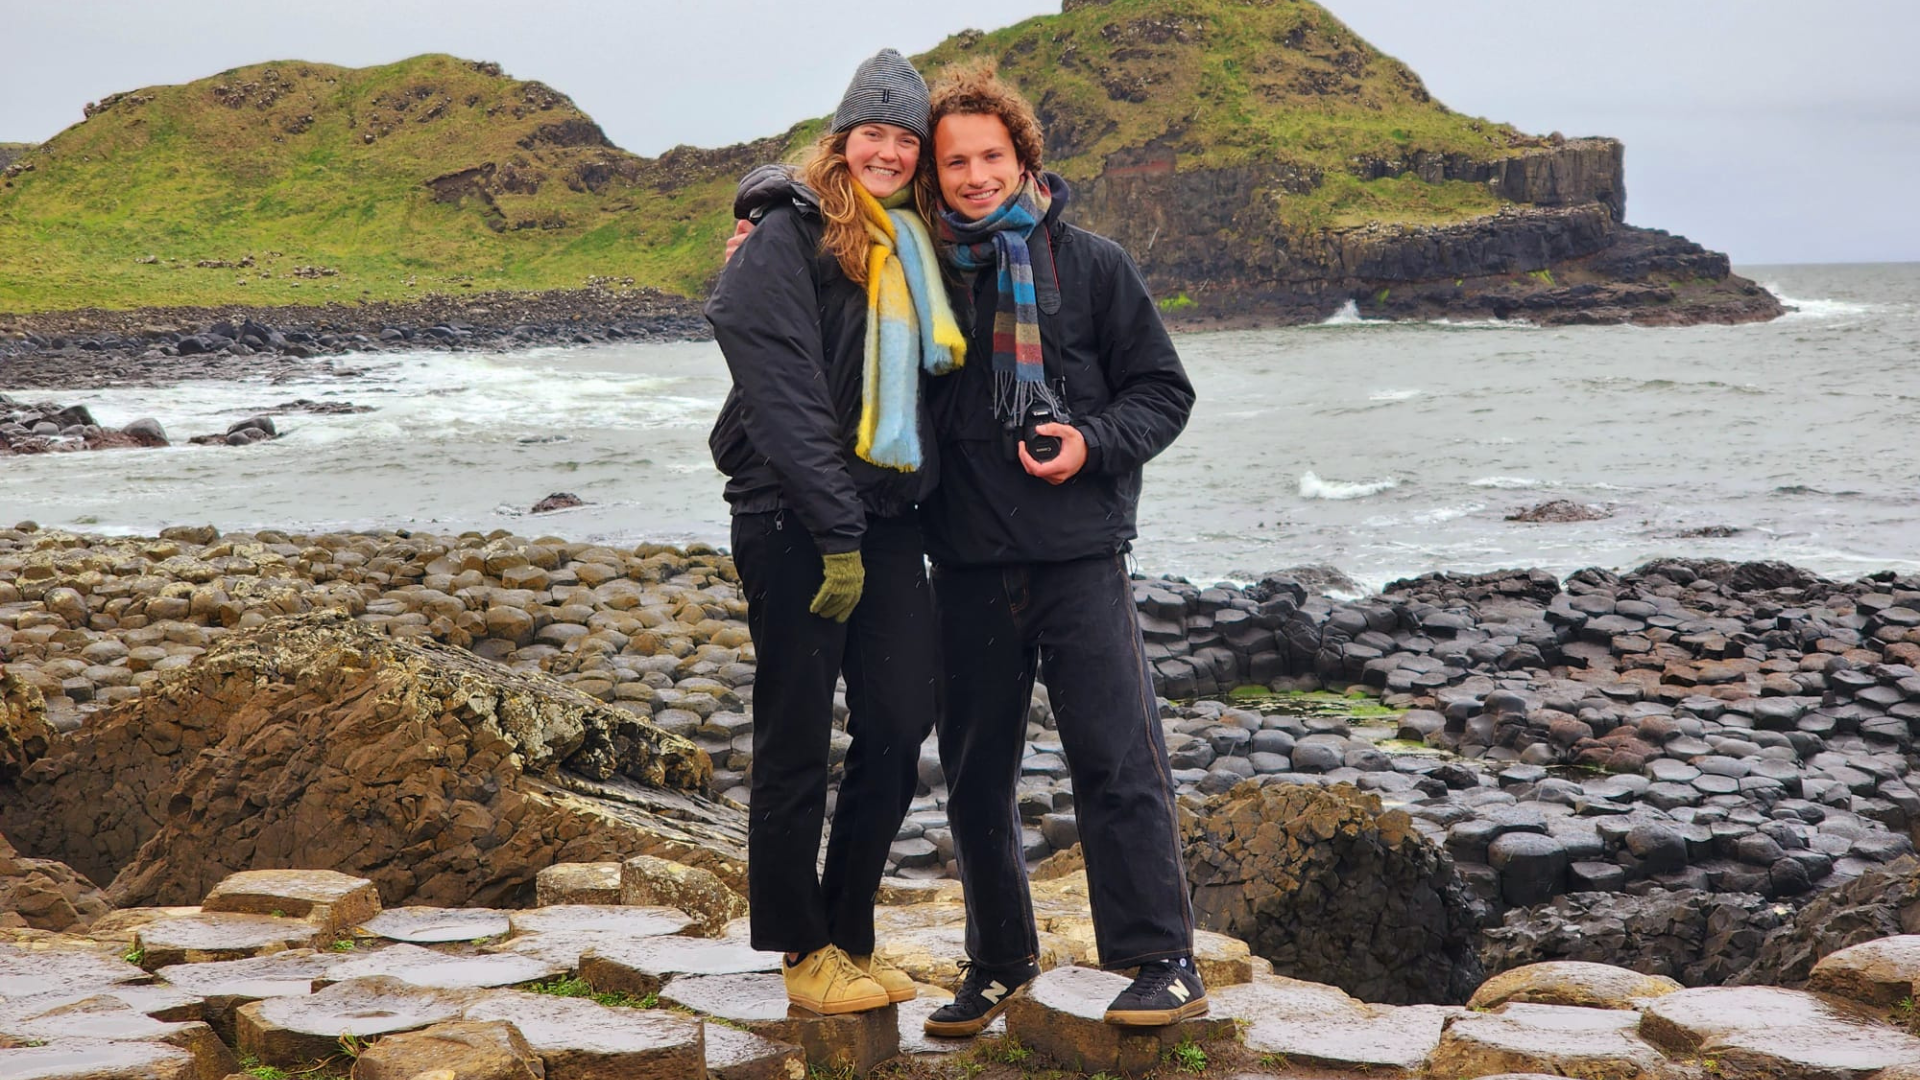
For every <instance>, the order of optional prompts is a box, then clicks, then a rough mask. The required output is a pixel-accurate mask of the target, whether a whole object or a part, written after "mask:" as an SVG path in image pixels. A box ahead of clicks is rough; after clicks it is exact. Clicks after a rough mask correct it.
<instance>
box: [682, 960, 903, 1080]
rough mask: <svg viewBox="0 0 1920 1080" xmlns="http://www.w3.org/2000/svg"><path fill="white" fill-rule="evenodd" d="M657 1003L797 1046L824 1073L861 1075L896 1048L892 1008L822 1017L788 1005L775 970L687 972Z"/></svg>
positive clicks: (897, 1023)
mask: <svg viewBox="0 0 1920 1080" xmlns="http://www.w3.org/2000/svg"><path fill="white" fill-rule="evenodd" d="M660 1001H661V1003H663V1004H666V1005H675V1006H679V1007H681V1008H685V1009H690V1010H692V1011H693V1012H696V1013H699V1014H701V1015H703V1016H710V1017H713V1018H715V1019H717V1020H721V1021H724V1022H726V1023H729V1024H735V1025H738V1026H740V1027H743V1028H745V1029H746V1030H748V1031H751V1032H753V1033H754V1034H756V1035H760V1036H762V1037H764V1038H768V1039H773V1040H775V1041H777V1042H783V1043H787V1044H789V1045H792V1046H798V1047H800V1048H801V1050H802V1051H803V1053H804V1054H805V1056H806V1060H807V1063H808V1064H810V1065H813V1066H815V1067H817V1068H820V1069H824V1070H828V1071H834V1070H845V1069H851V1070H853V1071H854V1072H855V1073H856V1074H858V1075H862V1076H864V1075H866V1073H867V1072H868V1070H870V1069H872V1068H873V1067H874V1066H875V1065H878V1064H879V1063H880V1062H882V1061H885V1060H887V1059H888V1058H891V1057H893V1056H894V1055H896V1054H898V1053H899V1052H900V1017H899V1014H898V1012H897V1011H896V1010H895V1008H894V1007H893V1006H891V1005H889V1006H887V1007H886V1008H882V1009H873V1010H871V1011H868V1012H861V1013H849V1014H845V1015H841V1016H822V1015H820V1014H818V1013H813V1012H809V1011H807V1010H805V1009H801V1008H799V1007H797V1006H793V1005H790V1004H788V1002H787V989H786V981H785V980H784V979H783V978H782V977H781V976H780V975H777V974H741V975H709V976H685V977H682V978H678V979H675V980H673V981H672V982H671V983H669V984H668V986H667V988H666V989H665V990H663V991H662V992H661V994H660Z"/></svg>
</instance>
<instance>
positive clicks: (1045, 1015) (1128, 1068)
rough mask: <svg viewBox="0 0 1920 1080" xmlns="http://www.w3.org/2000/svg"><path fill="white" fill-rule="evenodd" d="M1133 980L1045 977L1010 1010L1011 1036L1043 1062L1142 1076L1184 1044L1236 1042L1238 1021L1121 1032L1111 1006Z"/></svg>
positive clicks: (1205, 1020)
mask: <svg viewBox="0 0 1920 1080" xmlns="http://www.w3.org/2000/svg"><path fill="white" fill-rule="evenodd" d="M1127 984H1128V979H1127V978H1126V977H1125V976H1122V975H1116V974H1114V973H1112V972H1108V971H1098V970H1095V969H1093V968H1083V967H1062V968H1055V969H1053V970H1052V971H1046V972H1042V973H1041V974H1040V977H1039V978H1037V979H1035V980H1033V982H1032V983H1030V984H1028V986H1027V990H1026V992H1025V993H1022V994H1020V995H1018V996H1016V997H1015V998H1014V999H1013V1002H1012V1003H1011V1004H1010V1005H1008V1007H1007V1013H1006V1016H1007V1034H1009V1035H1011V1036H1013V1037H1014V1038H1016V1039H1018V1040H1020V1042H1021V1044H1022V1045H1024V1046H1027V1047H1029V1048H1031V1049H1032V1050H1033V1051H1034V1052H1035V1053H1036V1054H1038V1055H1039V1056H1040V1057H1041V1058H1042V1059H1043V1060H1045V1061H1048V1062H1051V1063H1053V1064H1054V1065H1057V1066H1059V1067H1060V1068H1063V1069H1077V1070H1079V1071H1080V1072H1086V1073H1095V1072H1114V1073H1122V1074H1125V1075H1128V1076H1137V1075H1139V1074H1141V1073H1144V1072H1146V1071H1148V1070H1150V1069H1152V1068H1154V1067H1155V1066H1156V1065H1158V1064H1159V1063H1160V1058H1161V1055H1163V1054H1164V1053H1165V1052H1166V1051H1167V1050H1169V1049H1171V1048H1173V1047H1174V1046H1176V1045H1178V1044H1179V1043H1181V1042H1186V1041H1192V1042H1196V1043H1209V1042H1215V1041H1217V1040H1221V1039H1231V1038H1233V1035H1234V1021H1233V1020H1232V1019H1231V1018H1227V1017H1201V1018H1198V1019H1194V1020H1185V1021H1182V1022H1180V1023H1178V1024H1169V1025H1167V1026H1165V1027H1121V1026H1120V1025H1118V1024H1109V1023H1107V1022H1106V1021H1105V1016H1106V1012H1107V1006H1108V1005H1109V1004H1111V1003H1112V1001H1113V999H1114V998H1115V997H1116V996H1118V995H1119V993H1120V991H1122V990H1125V989H1126V988H1127Z"/></svg>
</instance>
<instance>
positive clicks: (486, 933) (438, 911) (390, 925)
mask: <svg viewBox="0 0 1920 1080" xmlns="http://www.w3.org/2000/svg"><path fill="white" fill-rule="evenodd" d="M360 930H361V931H362V932H364V933H368V934H372V935H374V936H376V937H383V938H386V939H388V940H390V941H405V942H410V943H412V944H415V945H438V944H443V943H447V942H455V941H479V940H481V939H482V938H501V937H506V936H507V935H508V934H509V933H511V932H512V930H513V927H512V924H511V922H510V921H509V919H508V916H507V913H506V912H504V911H494V910H492V909H491V908H439V907H401V908H388V909H387V910H385V911H382V912H381V913H380V914H378V915H376V916H374V917H373V918H371V919H368V920H367V921H365V922H363V923H361V924H360Z"/></svg>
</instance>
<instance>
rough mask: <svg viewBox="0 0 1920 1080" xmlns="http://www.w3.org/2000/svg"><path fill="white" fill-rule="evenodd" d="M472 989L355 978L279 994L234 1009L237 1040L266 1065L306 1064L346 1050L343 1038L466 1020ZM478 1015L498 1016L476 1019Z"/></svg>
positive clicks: (243, 1050) (244, 1051) (240, 1047)
mask: <svg viewBox="0 0 1920 1080" xmlns="http://www.w3.org/2000/svg"><path fill="white" fill-rule="evenodd" d="M472 1001H473V995H472V994H471V993H470V992H465V991H457V990H431V989H427V988H426V987H420V986H409V985H407V984H406V983H403V982H401V981H400V980H399V979H389V978H371V979H355V980H353V981H352V982H343V983H335V984H333V985H332V986H329V987H327V988H326V989H325V990H322V991H320V992H319V993H317V994H313V995H311V996H308V997H275V998H267V999H265V1000H262V1001H255V1002H251V1003H249V1004H246V1005H242V1006H240V1008H239V1009H238V1010H236V1011H235V1012H234V1041H235V1044H236V1047H235V1048H236V1049H238V1050H239V1051H240V1053H241V1054H243V1055H252V1056H253V1057H256V1058H259V1059H260V1061H261V1062H262V1063H263V1064H266V1065H279V1066H287V1065H300V1064H305V1063H308V1062H313V1061H321V1060H324V1059H326V1058H329V1057H332V1056H334V1055H335V1054H338V1053H339V1052H340V1038H341V1036H343V1035H352V1036H354V1037H356V1038H362V1039H366V1038H372V1037H373V1036H376V1035H391V1034H394V1033H395V1032H401V1031H417V1030H419V1029H420V1028H423V1027H431V1026H432V1025H434V1024H444V1023H446V1022H447V1021H449V1020H458V1019H460V1014H461V1011H462V1010H463V1009H465V1008H466V1007H467V1005H468V1004H469V1003H471V1002H472ZM475 1019H492V1018H491V1017H476V1018H475Z"/></svg>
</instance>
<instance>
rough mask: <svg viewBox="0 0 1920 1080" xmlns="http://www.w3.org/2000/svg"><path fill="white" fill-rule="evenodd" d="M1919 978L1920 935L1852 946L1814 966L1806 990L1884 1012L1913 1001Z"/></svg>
mask: <svg viewBox="0 0 1920 1080" xmlns="http://www.w3.org/2000/svg"><path fill="white" fill-rule="evenodd" d="M1916 978H1920V934H1901V935H1899V936H1898V937H1890V938H1879V939H1876V940H1874V941H1866V942H1862V943H1860V944H1858V945H1850V946H1848V947H1847V948H1844V949H1841V950H1840V951H1839V952H1834V953H1828V954H1827V955H1826V956H1824V957H1822V958H1821V960H1820V962H1819V963H1817V964H1815V965H1813V975H1812V977H1811V978H1809V979H1808V980H1807V989H1809V990H1814V991H1818V992H1820V993H1823V994H1833V995H1835V996H1837V997H1843V998H1848V999H1850V1000H1853V1001H1859V1002H1864V1003H1866V1004H1868V1005H1877V1006H1880V1007H1882V1008H1885V1007H1887V1006H1890V1005H1893V1004H1894V1003H1896V1002H1899V1001H1901V1000H1907V1001H1912V1000H1913V995H1914V987H1913V984H1914V980H1915V979H1916Z"/></svg>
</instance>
